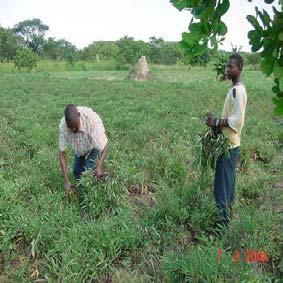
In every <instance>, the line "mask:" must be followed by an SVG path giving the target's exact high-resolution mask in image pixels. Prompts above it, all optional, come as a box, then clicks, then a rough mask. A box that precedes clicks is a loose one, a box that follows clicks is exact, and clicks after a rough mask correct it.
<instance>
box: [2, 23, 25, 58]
mask: <svg viewBox="0 0 283 283" xmlns="http://www.w3.org/2000/svg"><path fill="white" fill-rule="evenodd" d="M20 45H21V42H20V39H19V38H18V37H17V36H15V35H14V34H13V32H12V31H11V30H10V29H5V28H2V27H0V60H1V61H10V60H12V59H13V57H14V56H15V55H16V50H17V48H19V47H20Z"/></svg>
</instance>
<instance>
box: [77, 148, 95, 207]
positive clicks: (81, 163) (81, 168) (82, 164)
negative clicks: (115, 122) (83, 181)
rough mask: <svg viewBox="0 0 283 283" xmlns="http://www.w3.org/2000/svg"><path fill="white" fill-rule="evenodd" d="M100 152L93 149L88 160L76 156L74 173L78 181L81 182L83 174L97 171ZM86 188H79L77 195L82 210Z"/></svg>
mask: <svg viewBox="0 0 283 283" xmlns="http://www.w3.org/2000/svg"><path fill="white" fill-rule="evenodd" d="M99 154H100V151H99V150H98V149H95V148H94V149H93V150H92V151H91V152H90V153H89V155H88V156H87V158H85V156H77V155H75V156H74V163H73V173H74V175H75V178H76V180H79V179H80V178H81V176H82V173H83V172H85V171H86V170H89V169H95V167H96V162H97V159H98V157H99ZM83 191H84V188H83V187H82V186H78V188H77V194H78V202H79V205H80V207H81V208H83V199H84V196H83V193H84V192H83Z"/></svg>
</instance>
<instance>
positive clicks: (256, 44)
mask: <svg viewBox="0 0 283 283" xmlns="http://www.w3.org/2000/svg"><path fill="white" fill-rule="evenodd" d="M263 43H264V41H263V40H262V41H258V42H257V43H255V44H253V45H252V49H251V50H252V52H257V51H258V50H259V49H260V48H261V47H262V46H263Z"/></svg>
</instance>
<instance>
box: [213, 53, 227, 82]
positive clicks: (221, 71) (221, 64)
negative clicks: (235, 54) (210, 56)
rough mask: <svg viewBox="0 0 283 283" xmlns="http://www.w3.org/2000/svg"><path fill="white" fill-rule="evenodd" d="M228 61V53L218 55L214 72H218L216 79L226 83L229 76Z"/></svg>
mask: <svg viewBox="0 0 283 283" xmlns="http://www.w3.org/2000/svg"><path fill="white" fill-rule="evenodd" d="M227 61H228V55H227V54H226V53H223V52H221V53H218V56H217V58H216V62H214V64H213V65H214V70H215V71H216V73H217V75H216V79H217V80H219V81H225V80H227V74H226V66H227Z"/></svg>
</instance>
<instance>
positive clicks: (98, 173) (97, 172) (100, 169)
mask: <svg viewBox="0 0 283 283" xmlns="http://www.w3.org/2000/svg"><path fill="white" fill-rule="evenodd" d="M103 175H104V170H103V166H101V165H97V167H96V169H95V177H96V179H98V180H99V179H101V178H102V177H103Z"/></svg>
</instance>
